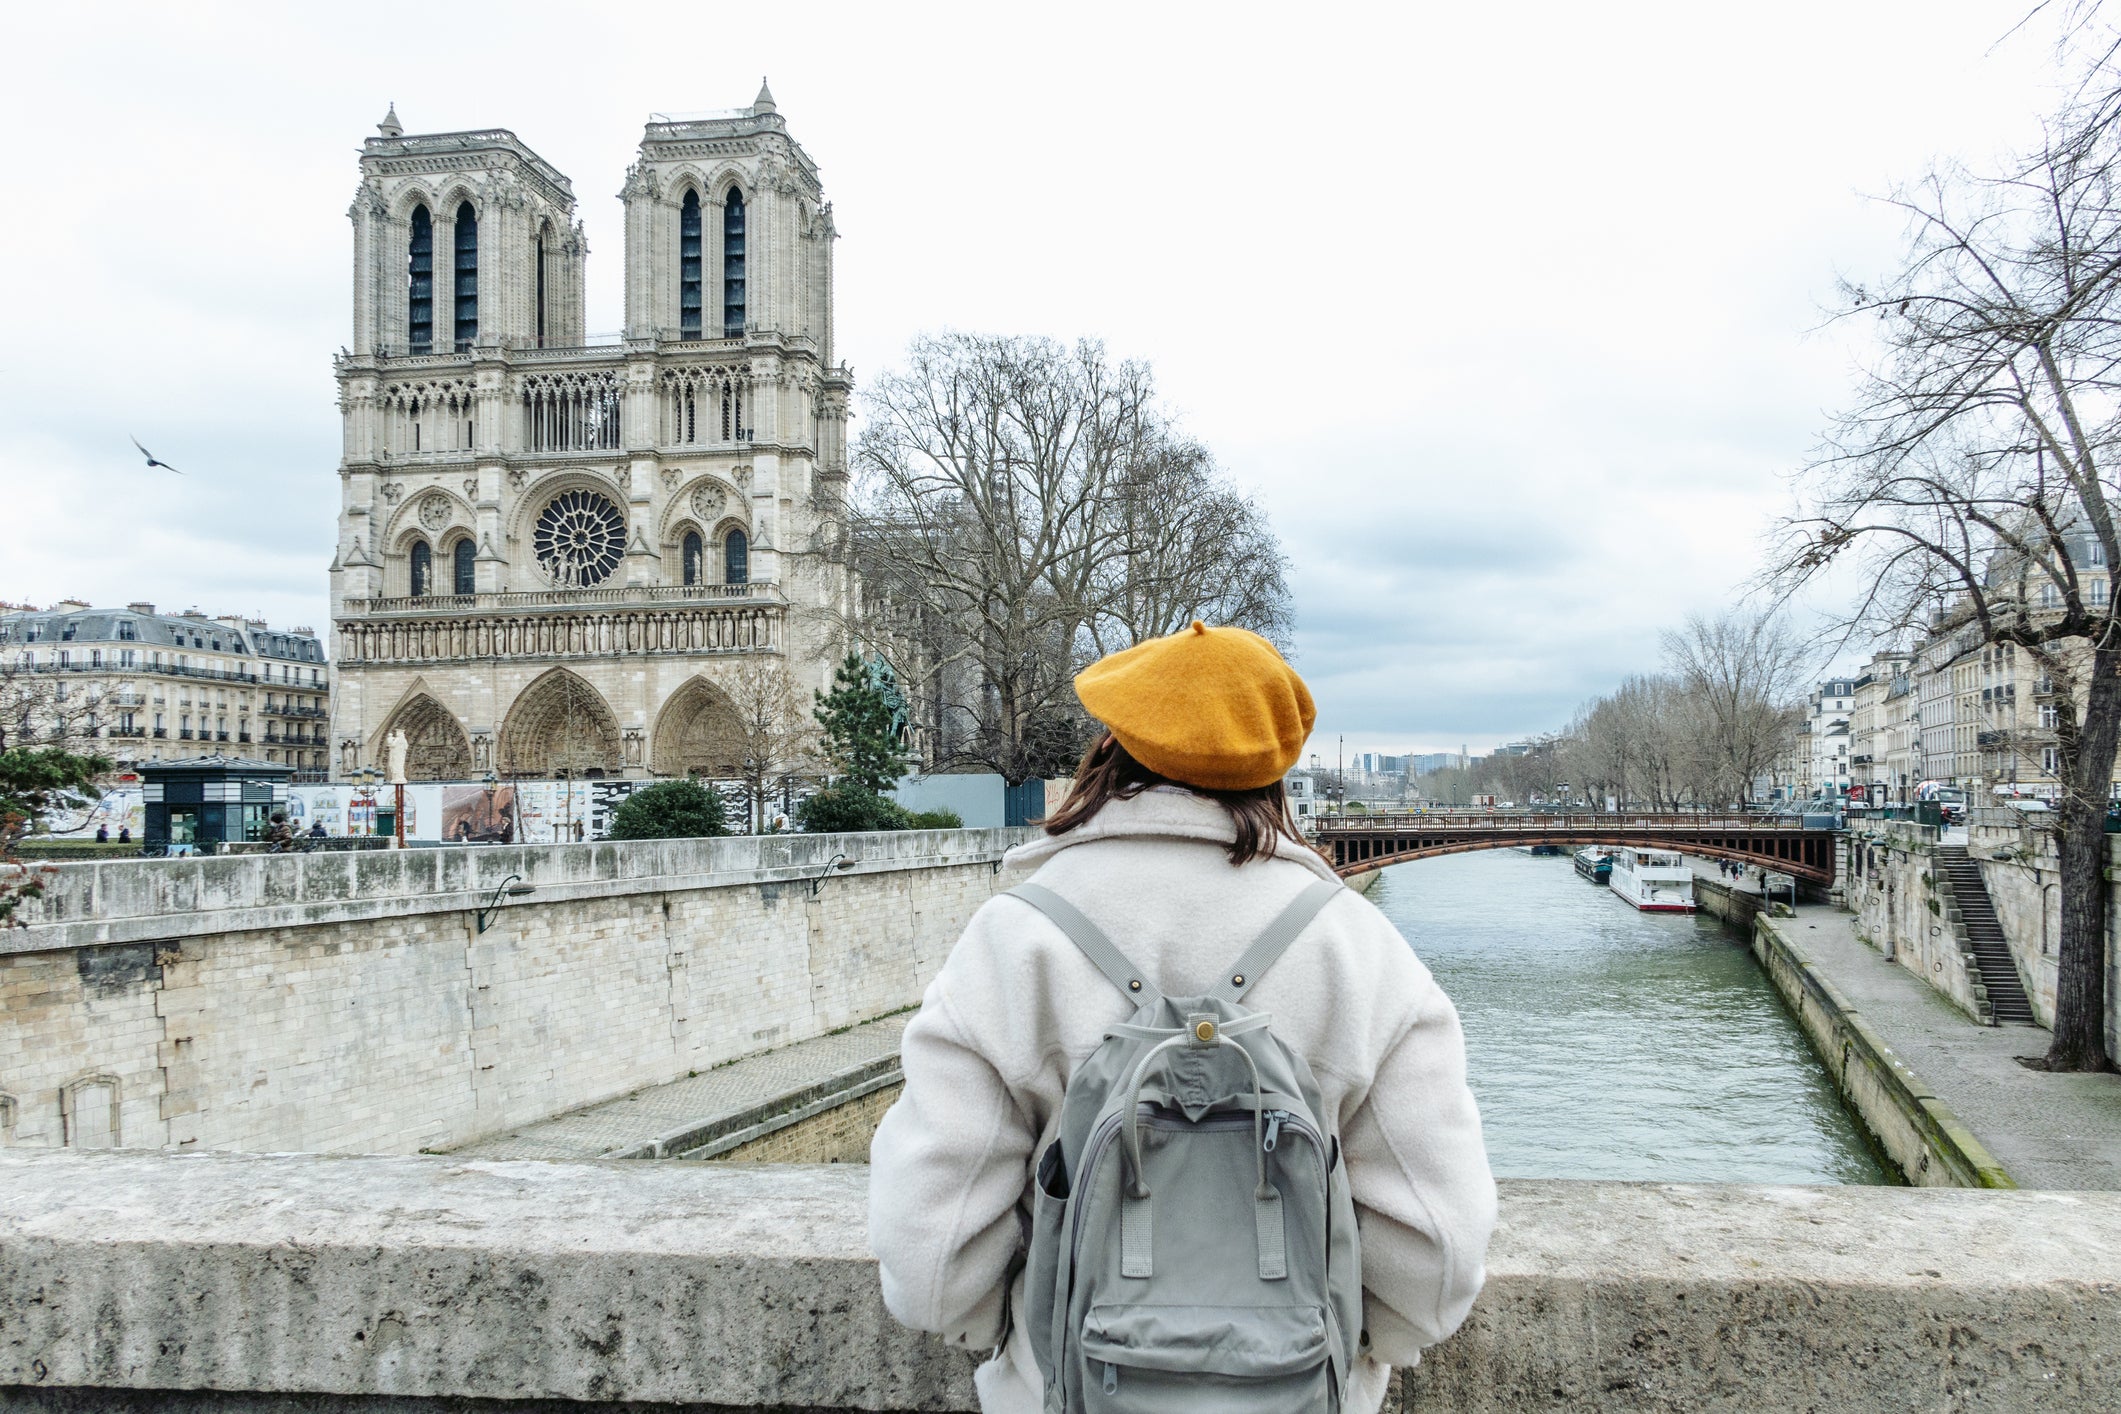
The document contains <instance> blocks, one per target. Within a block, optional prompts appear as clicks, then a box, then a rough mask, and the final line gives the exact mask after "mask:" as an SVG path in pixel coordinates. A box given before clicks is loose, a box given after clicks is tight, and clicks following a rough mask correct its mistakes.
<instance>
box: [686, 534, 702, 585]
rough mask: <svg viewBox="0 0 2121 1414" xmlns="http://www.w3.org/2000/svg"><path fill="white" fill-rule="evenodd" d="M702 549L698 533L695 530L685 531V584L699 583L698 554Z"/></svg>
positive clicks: (699, 554)
mask: <svg viewBox="0 0 2121 1414" xmlns="http://www.w3.org/2000/svg"><path fill="white" fill-rule="evenodd" d="M702 548H703V547H702V546H701V544H700V533H699V532H698V531H697V530H688V531H686V532H685V582H686V583H687V584H698V583H699V582H700V559H701V553H700V552H701V549H702Z"/></svg>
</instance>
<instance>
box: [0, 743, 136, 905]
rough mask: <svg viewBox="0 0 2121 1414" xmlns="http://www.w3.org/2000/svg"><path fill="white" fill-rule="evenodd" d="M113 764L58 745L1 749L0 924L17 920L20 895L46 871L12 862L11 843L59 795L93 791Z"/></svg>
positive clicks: (37, 888)
mask: <svg viewBox="0 0 2121 1414" xmlns="http://www.w3.org/2000/svg"><path fill="white" fill-rule="evenodd" d="M112 764H113V763H112V762H110V761H109V760H108V759H106V758H104V757H101V756H85V755H79V754H77V753H74V752H70V751H64V750H61V749H60V748H58V747H43V748H31V747H22V746H14V747H7V748H5V749H0V861H4V862H0V924H5V923H11V922H13V921H15V910H16V909H17V908H18V907H20V905H21V903H22V901H23V900H24V899H30V898H35V897H37V896H38V895H40V894H42V893H43V892H44V875H45V874H47V873H49V872H50V871H49V870H48V869H46V870H42V871H32V870H30V869H28V868H27V867H25V866H24V865H21V864H18V863H15V862H14V853H15V846H16V845H17V844H19V843H20V842H21V840H22V838H23V836H25V835H27V834H28V833H29V832H30V831H31V830H33V829H35V828H36V823H37V817H38V816H39V815H41V814H42V813H43V812H44V810H45V809H46V808H47V807H49V806H50V805H52V804H53V803H54V802H55V801H57V800H58V799H60V798H61V797H65V796H83V795H85V796H90V797H93V796H95V795H96V794H97V793H98V792H97V790H96V784H95V783H96V778H97V777H98V776H102V775H104V774H106V773H108V772H109V771H110V770H111V767H112Z"/></svg>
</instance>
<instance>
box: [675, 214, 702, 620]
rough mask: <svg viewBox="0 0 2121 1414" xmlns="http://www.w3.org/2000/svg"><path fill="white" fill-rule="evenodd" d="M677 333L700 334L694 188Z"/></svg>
mask: <svg viewBox="0 0 2121 1414" xmlns="http://www.w3.org/2000/svg"><path fill="white" fill-rule="evenodd" d="M678 334H679V337H681V338H686V339H697V338H698V337H699V336H700V194H699V193H698V192H696V191H689V192H686V193H685V209H684V210H683V211H681V212H679V213H678ZM686 583H688V584H689V583H691V581H690V580H687V581H686Z"/></svg>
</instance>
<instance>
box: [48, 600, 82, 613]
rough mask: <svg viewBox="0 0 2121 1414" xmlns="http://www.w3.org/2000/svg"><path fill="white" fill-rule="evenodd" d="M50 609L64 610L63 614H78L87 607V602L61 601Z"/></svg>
mask: <svg viewBox="0 0 2121 1414" xmlns="http://www.w3.org/2000/svg"><path fill="white" fill-rule="evenodd" d="M52 607H53V608H54V609H60V610H64V611H65V612H67V613H70V614H78V613H80V612H81V611H82V610H83V609H86V608H87V607H88V601H87V600H86V599H61V600H60V601H59V602H58V603H56V604H54V605H52Z"/></svg>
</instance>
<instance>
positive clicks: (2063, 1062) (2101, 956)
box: [2047, 648, 2121, 1071]
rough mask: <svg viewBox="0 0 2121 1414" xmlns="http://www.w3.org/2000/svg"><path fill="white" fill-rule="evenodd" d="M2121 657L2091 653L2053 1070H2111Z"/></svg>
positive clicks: (2068, 846)
mask: <svg viewBox="0 0 2121 1414" xmlns="http://www.w3.org/2000/svg"><path fill="white" fill-rule="evenodd" d="M2117 669H2121V653H2117V652H2116V651H2114V650H2112V649H2107V648H2101V649H2097V650H2095V651H2094V652H2093V654H2092V665H2091V683H2090V687H2089V691H2088V692H2087V694H2086V698H2085V704H2084V719H2083V722H2082V723H2081V724H2080V725H2079V727H2078V731H2077V741H2076V751H2075V753H2074V759H2073V760H2071V761H2070V762H2068V767H2069V775H2068V779H2067V780H2066V781H2065V783H2064V786H2063V794H2062V832H2061V842H2060V843H2061V852H2062V880H2061V882H2062V937H2061V942H2060V944H2059V949H2060V950H2059V953H2058V955H2057V958H2056V975H2055V1036H2054V1043H2053V1044H2052V1045H2051V1046H2050V1047H2049V1048H2048V1052H2047V1066H2048V1069H2050V1070H2093V1071H2097V1070H2106V1069H2108V1068H2109V1061H2108V1057H2107V1054H2106V947H2107V941H2106V915H2107V883H2106V866H2107V861H2108V854H2109V851H2108V846H2107V834H2106V805H2107V800H2108V797H2109V795H2110V793H2111V787H2110V783H2111V782H2112V780H2113V774H2114V751H2115V745H2116V742H2117V740H2121V678H2117V677H2116V676H2115V673H2116V670H2117Z"/></svg>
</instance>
